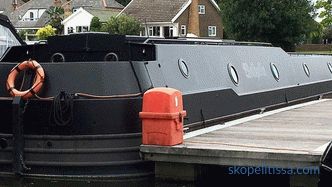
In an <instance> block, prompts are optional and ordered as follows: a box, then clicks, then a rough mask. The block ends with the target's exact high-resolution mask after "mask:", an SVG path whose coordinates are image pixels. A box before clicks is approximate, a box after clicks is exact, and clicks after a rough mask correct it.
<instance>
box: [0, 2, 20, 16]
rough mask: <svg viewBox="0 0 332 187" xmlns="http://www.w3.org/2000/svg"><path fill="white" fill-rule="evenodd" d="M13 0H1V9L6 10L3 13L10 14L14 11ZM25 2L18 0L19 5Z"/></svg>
mask: <svg viewBox="0 0 332 187" xmlns="http://www.w3.org/2000/svg"><path fill="white" fill-rule="evenodd" d="M12 3H13V0H0V11H4V13H3V14H5V15H8V14H9V13H10V12H12V11H13V5H12ZM23 3H24V2H23V1H22V0H17V6H21V5H22V4H23Z"/></svg>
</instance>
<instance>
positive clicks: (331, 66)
mask: <svg viewBox="0 0 332 187" xmlns="http://www.w3.org/2000/svg"><path fill="white" fill-rule="evenodd" d="M327 67H328V68H329V70H330V72H331V73H332V64H331V63H330V62H328V63H327Z"/></svg>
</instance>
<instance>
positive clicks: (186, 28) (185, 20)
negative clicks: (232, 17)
mask: <svg viewBox="0 0 332 187" xmlns="http://www.w3.org/2000/svg"><path fill="white" fill-rule="evenodd" d="M121 14H127V15H129V16H133V17H135V18H136V19H138V20H139V21H140V22H141V23H142V25H143V27H144V31H142V33H141V35H144V36H159V37H178V36H179V37H185V36H199V37H215V38H223V25H222V21H221V16H220V9H219V6H218V5H217V3H216V2H215V1H214V0H132V1H131V2H130V3H129V4H128V5H127V6H126V7H125V8H124V10H123V11H122V12H121V13H120V15H121Z"/></svg>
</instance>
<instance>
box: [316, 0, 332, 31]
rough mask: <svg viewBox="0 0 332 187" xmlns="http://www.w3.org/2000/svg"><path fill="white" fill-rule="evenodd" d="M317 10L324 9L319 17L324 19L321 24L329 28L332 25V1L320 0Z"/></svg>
mask: <svg viewBox="0 0 332 187" xmlns="http://www.w3.org/2000/svg"><path fill="white" fill-rule="evenodd" d="M315 8H317V9H320V8H322V12H321V13H320V14H319V15H318V17H319V18H322V19H323V20H322V22H321V24H322V25H323V26H324V27H329V26H331V25H332V0H318V1H317V3H316V5H315Z"/></svg>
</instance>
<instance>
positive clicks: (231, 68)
mask: <svg viewBox="0 0 332 187" xmlns="http://www.w3.org/2000/svg"><path fill="white" fill-rule="evenodd" d="M228 74H229V76H230V78H231V80H232V81H233V83H234V84H235V85H238V84H239V76H238V74H237V72H236V69H235V67H234V66H232V65H231V64H228Z"/></svg>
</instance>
